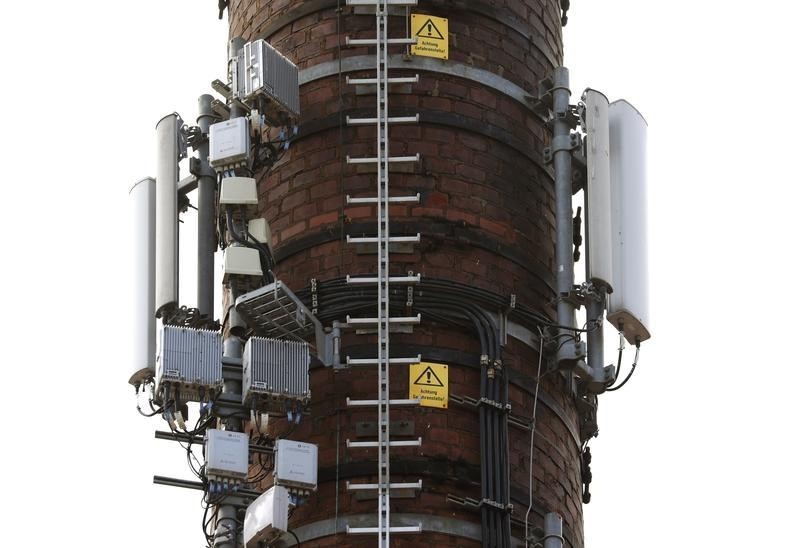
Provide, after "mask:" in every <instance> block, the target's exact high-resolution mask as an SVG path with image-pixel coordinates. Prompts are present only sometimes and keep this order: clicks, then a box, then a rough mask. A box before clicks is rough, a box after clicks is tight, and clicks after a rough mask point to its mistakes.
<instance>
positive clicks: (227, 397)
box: [214, 38, 246, 548]
mask: <svg viewBox="0 0 800 548" xmlns="http://www.w3.org/2000/svg"><path fill="white" fill-rule="evenodd" d="M243 46H244V40H243V39H242V38H233V39H232V40H231V41H230V43H229V44H228V48H229V50H228V53H229V58H235V57H236V54H237V52H238V51H239V50H240V49H242V47H243ZM245 114H246V113H245V112H242V109H241V108H239V107H237V106H236V105H235V103H232V104H231V114H230V117H231V118H237V117H239V116H244V115H245ZM238 296H239V292H238V291H237V288H236V284H235V283H233V282H232V283H231V287H230V291H228V303H227V304H228V306H229V307H230V310H228V311H227V316H228V328H227V330H225V326H223V336H224V340H223V343H222V344H223V346H222V356H223V357H224V358H234V359H241V357H242V347H243V345H242V340H241V339H240V338H239V337H238V336H237V333H239V332H240V331H241V330H242V328H243V327H244V325H245V323H244V321H243V320H242V318H241V316H240V315H239V313H238V312H236V308H235V307H234V304H235V303H236V298H237V297H238ZM241 393H242V382H241V380H233V379H229V378H225V379H223V385H222V395H221V397H220V400H221V402H220V405H219V407H218V409H220V408H222V409H224V405H225V402H226V401H234V402H239V401H241ZM226 414H227V415H228V416H227V417H226V418H225V419H224V420H223V424H224V426H225V430H229V431H231V432H241V431H242V419H241V417H237V416H235V415H233V414H232V413H231V409H227V410H226ZM236 512H237V507H236V506H235V505H233V504H220V505H219V506H218V510H217V522H216V529H215V531H214V548H222V547H226V548H239V547H240V546H242V529H241V527H239V526H238V521H239V520H237V519H236Z"/></svg>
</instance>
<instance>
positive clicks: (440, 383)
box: [408, 362, 448, 409]
mask: <svg viewBox="0 0 800 548" xmlns="http://www.w3.org/2000/svg"><path fill="white" fill-rule="evenodd" d="M408 397H409V398H411V399H413V398H419V404H420V405H422V406H424V407H441V408H442V409H447V398H448V394H447V366H446V365H444V364H441V363H427V362H422V363H415V364H413V365H411V366H409V368H408Z"/></svg>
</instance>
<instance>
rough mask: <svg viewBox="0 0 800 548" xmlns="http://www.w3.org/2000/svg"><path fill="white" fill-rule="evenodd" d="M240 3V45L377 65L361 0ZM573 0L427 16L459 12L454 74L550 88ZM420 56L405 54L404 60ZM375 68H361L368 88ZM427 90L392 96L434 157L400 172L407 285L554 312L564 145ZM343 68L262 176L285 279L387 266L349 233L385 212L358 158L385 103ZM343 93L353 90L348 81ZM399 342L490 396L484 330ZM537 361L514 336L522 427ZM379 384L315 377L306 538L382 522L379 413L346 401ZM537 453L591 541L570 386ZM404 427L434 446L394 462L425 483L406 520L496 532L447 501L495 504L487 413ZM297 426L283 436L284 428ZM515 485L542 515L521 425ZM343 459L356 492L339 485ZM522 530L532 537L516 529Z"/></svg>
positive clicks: (396, 147)
mask: <svg viewBox="0 0 800 548" xmlns="http://www.w3.org/2000/svg"><path fill="white" fill-rule="evenodd" d="M340 4H341V6H342V13H341V17H337V13H336V7H337V2H336V1H335V0H334V1H327V2H326V1H324V0H306V1H298V0H232V2H231V5H230V32H231V36H241V37H243V38H245V39H253V38H264V39H266V40H268V41H269V42H270V43H271V44H272V45H274V46H275V47H276V48H278V49H279V50H280V51H282V52H283V53H284V54H285V55H287V56H288V57H289V58H290V59H292V61H294V62H295V63H297V64H298V66H299V67H300V69H301V70H303V69H307V68H309V67H312V66H316V65H319V64H322V63H334V64H336V63H338V60H339V59H340V58H341V59H346V58H350V57H357V56H364V55H369V54H370V53H371V50H370V49H369V48H366V47H348V46H346V45H345V37H346V36H351V37H361V38H367V37H373V36H374V24H375V19H374V16H368V15H354V14H353V8H350V7H347V6H346V5H345V4H346V2H345V1H344V0H341V2H340ZM558 4H559V2H558V1H557V0H494V1H483V0H474V1H473V0H470V1H460V2H459V1H445V0H430V1H425V0H420V6H419V8H418V9H417V10H415V11H417V12H420V13H430V14H434V15H438V16H443V17H448V18H449V26H450V61H449V62H450V63H454V64H455V63H460V64H464V65H468V66H470V67H474V68H477V69H482V70H485V71H489V72H491V73H493V74H496V75H498V76H500V77H502V78H504V79H506V80H508V81H510V82H512V83H513V84H515V85H516V86H519V87H520V88H522V89H523V90H525V91H526V92H528V93H530V94H534V90H535V89H536V85H537V82H538V81H539V80H541V79H542V78H544V77H545V76H547V75H548V74H549V73H550V72H551V71H552V68H553V67H554V66H555V65H556V64H558V63H559V62H560V60H561V58H562V47H561V27H560V10H559V6H558ZM404 25H405V20H404V18H403V17H392V18H391V21H390V31H391V32H392V33H393V34H394V35H395V36H400V35H402V34H403V28H404ZM401 51H402V50H398V53H399V52H401ZM366 68H367V70H365V71H364V72H360V73H359V72H356V73H348V74H350V75H362V76H367V75H369V73H370V70H369V66H367V67H366ZM417 73H418V74H419V75H420V81H419V83H418V84H415V85H413V86H395V87H393V88H392V89H391V90H390V91H391V93H390V97H389V105H390V112H392V114H398V115H401V114H406V113H408V114H412V113H415V112H419V113H420V115H421V123H420V124H419V125H409V126H396V127H393V128H392V130H391V135H390V137H391V139H390V142H391V145H390V151H391V153H392V154H393V155H406V154H416V153H419V154H420V155H421V162H420V163H419V164H418V165H416V166H413V167H412V168H405V167H404V168H395V167H394V166H392V171H391V187H392V189H393V191H392V193H393V194H396V195H403V194H408V193H412V194H413V193H417V192H418V193H420V195H421V201H420V203H419V204H415V205H397V206H392V207H391V209H390V218H391V225H392V232H393V233H400V234H416V233H417V232H420V233H422V243H421V244H420V245H417V246H415V247H414V249H413V252H412V253H409V254H395V255H393V256H392V267H391V269H392V273H393V274H401V273H406V272H407V271H413V272H415V273H416V272H419V273H421V274H422V275H423V276H424V277H430V278H440V279H450V280H454V281H457V282H460V283H464V284H469V285H471V286H475V287H479V288H482V289H486V290H489V291H492V292H494V293H497V294H501V295H506V296H510V295H511V294H514V295H516V298H517V302H520V303H524V304H525V305H526V306H529V307H531V308H534V309H537V310H539V311H541V312H543V313H545V314H548V315H551V316H552V314H553V309H552V305H553V299H554V293H553V289H552V287H553V283H554V276H553V274H552V272H553V270H554V265H553V244H554V237H555V236H554V232H555V229H554V227H555V218H554V199H553V188H552V175H551V171H550V168H549V167H548V166H546V165H545V164H544V163H543V160H542V150H543V148H544V147H545V146H546V145H547V144H548V139H549V136H548V131H547V128H546V126H545V125H544V123H543V121H542V120H541V119H540V118H539V117H538V116H537V115H535V114H534V113H533V111H532V110H531V109H530V108H529V107H528V106H526V105H523V104H522V103H520V102H519V101H518V100H516V99H514V98H511V97H509V96H507V95H505V94H502V93H499V92H497V91H495V90H494V89H492V88H491V87H489V86H486V85H485V84H484V83H482V82H477V81H472V80H469V79H465V78H459V77H455V76H449V75H445V74H441V73H427V72H425V71H418V70H413V71H396V75H413V74H417ZM344 77H345V74H342V75H341V76H340V75H339V74H336V73H334V74H332V75H330V76H326V77H323V78H319V79H316V80H313V81H310V82H308V83H306V84H304V85H303V86H302V87H301V111H302V124H301V131H300V135H299V136H298V138H297V139H296V140H295V141H294V142H293V143H292V146H291V148H290V149H289V151H287V153H286V154H285V156H284V158H283V159H282V160H281V161H280V162H279V163H278V164H276V165H275V167H274V168H273V169H272V170H271V171H270V172H269V173H268V174H263V175H262V176H261V178H260V181H259V193H260V200H261V208H262V214H263V215H264V217H265V218H266V219H267V220H268V221H269V223H270V226H271V229H272V234H273V245H274V247H275V250H276V253H277V255H278V256H279V258H280V262H279V264H278V266H277V268H276V274H277V276H278V277H279V278H280V279H282V280H284V281H285V282H287V283H288V284H289V286H290V287H292V288H294V289H298V290H299V289H301V288H304V287H307V286H308V285H309V280H310V279H311V278H316V279H318V280H329V279H333V278H339V277H343V276H345V275H347V274H351V275H356V274H371V273H373V272H374V270H375V255H374V254H368V253H366V254H365V253H359V252H358V250H356V249H354V246H348V245H347V244H344V243H343V240H344V235H346V234H350V235H362V234H363V235H371V234H374V228H373V227H374V224H375V209H374V208H373V207H370V206H364V205H353V206H348V205H346V204H345V200H344V196H345V195H347V194H349V195H351V196H370V195H374V192H375V190H374V189H375V175H374V173H370V171H369V169H365V168H364V167H363V166H348V165H346V163H345V161H344V158H345V156H347V155H349V156H352V157H359V156H370V155H374V150H375V135H374V128H371V127H348V126H347V125H346V124H342V123H341V121H343V120H344V117H345V115H347V114H349V115H351V116H364V115H369V113H374V108H375V105H374V101H375V98H374V92H370V90H369V89H359V88H356V86H348V85H347V84H345V83H344ZM340 84H341V86H340ZM370 342H371V339H370V338H369V337H364V336H354V335H348V336H346V337H344V339H343V342H342V344H343V348H344V349H345V350H346V349H347V348H349V347H355V346H359V345H361V346H363V345H367V344H369V343H370ZM392 344H393V346H396V345H416V346H422V347H430V348H436V349H444V350H452V351H457V352H460V353H461V354H460V355H462V356H464V359H463V360H461V362H460V363H450V367H449V372H450V375H449V376H450V392H451V394H454V395H458V396H467V397H470V398H477V397H478V393H479V372H480V369H479V367H478V359H479V355H480V348H479V346H478V342H477V340H476V337H475V335H474V333H470V332H466V331H461V330H458V329H455V328H451V327H446V326H442V325H438V324H436V323H435V322H433V321H430V320H429V321H423V325H422V326H421V327H419V328H416V329H415V331H414V333H413V334H410V335H396V336H395V335H393V337H392ZM537 360H538V356H537V352H536V350H535V349H533V348H531V347H530V346H528V345H525V344H522V343H520V342H518V341H516V340H514V339H511V338H509V340H508V344H507V346H506V347H505V349H504V353H503V362H504V366H505V367H507V368H509V369H510V370H513V371H514V373H515V377H514V378H515V379H516V380H515V381H514V382H511V384H510V386H509V402H510V404H511V406H512V411H511V412H512V413H513V414H514V415H515V416H518V417H522V418H523V419H528V418H529V417H530V416H531V414H532V403H533V390H534V387H535V383H534V382H533V381H532V380H531V379H532V378H534V377H535V373H536V365H537ZM407 375H408V373H407V369H406V368H405V367H398V368H395V369H393V370H392V383H391V385H392V391H393V395H394V396H395V397H407V394H408V392H407V391H408V378H407ZM376 378H377V377H376V374H375V372H374V371H373V370H371V368H363V369H352V370H346V371H341V372H338V373H334V372H333V371H332V370H330V369H325V368H316V369H314V370H313V372H312V380H311V382H312V394H313V401H312V410H311V414H310V416H309V417H306V419H305V420H304V421H303V422H302V423H301V424H300V425H299V426H298V427H297V428H296V429H295V430H294V431H293V433H292V437H294V438H296V439H303V440H307V441H311V442H314V443H317V444H318V445H319V457H320V461H319V463H320V487H319V491H318V492H317V493H316V494H315V495H314V496H313V497H311V498H310V499H309V501H308V503H307V504H305V505H303V506H301V507H299V508H298V509H297V510H296V511H295V514H294V516H293V518H292V524H293V526H295V527H299V526H302V525H303V524H305V523H311V522H316V521H319V520H323V519H331V518H335V517H336V515H335V509H336V508H337V505H338V517H339V519H340V520H341V519H344V517H345V516H347V515H353V514H372V513H374V512H375V509H376V501H375V499H374V498H373V499H367V500H362V499H360V498H359V497H357V496H356V495H355V494H353V493H352V492H349V491H347V490H346V488H345V484H346V482H347V481H348V480H350V481H354V482H367V481H371V480H374V479H375V477H374V473H375V466H374V463H375V454H374V450H372V449H363V450H351V449H347V447H346V440H347V439H351V440H355V439H357V438H356V435H357V433H356V425H357V424H358V423H359V422H374V421H375V416H374V415H375V413H374V410H372V409H368V410H358V411H356V410H352V409H349V408H347V407H346V405H345V398H346V397H348V396H349V397H351V398H374V397H375V394H376V391H377V380H376ZM541 382H542V386H541V393H542V394H543V395H544V397H546V399H547V400H548V402H549V403H548V405H544V404H542V403H541V402H540V404H539V409H538V411H537V413H538V414H537V436H536V441H535V450H534V464H533V466H534V478H535V479H534V498H535V499H536V501H537V502H538V503H539V504H541V505H542V506H544V507H545V508H546V509H547V510H552V511H557V512H559V513H561V514H562V515H563V516H564V523H565V527H566V528H567V529H568V530H569V532H570V539H569V540H570V541H571V542H570V543H568V545H571V546H575V547H582V546H583V529H582V509H581V502H580V500H581V496H580V493H581V482H580V464H579V450H578V447H577V445H576V443H575V441H574V438H573V435H572V434H571V432H576V431H577V429H578V425H577V422H578V421H577V415H576V410H575V405H574V402H573V400H572V399H571V397H570V396H569V391H568V390H567V388H566V387H565V386H564V381H563V379H562V378H561V377H560V376H559V375H557V374H553V375H550V376H547V377H545V378H544V379H542V381H541ZM392 420H393V421H401V420H405V421H410V422H413V423H414V435H415V436H420V437H422V442H423V443H422V447H421V448H408V449H404V448H398V449H393V450H392V473H393V480H394V481H414V480H416V479H418V478H422V480H423V485H424V489H423V492H422V493H421V494H419V495H418V496H417V497H416V498H409V499H404V498H394V497H393V498H392V510H393V512H400V513H422V514H433V515H440V516H447V517H450V518H453V519H460V520H464V521H468V522H473V523H479V522H480V515H479V513H478V512H476V511H475V510H471V509H468V508H465V507H462V506H458V505H455V504H453V503H449V502H447V496H448V495H455V496H457V497H468V498H472V499H479V498H480V432H479V428H478V412H477V410H476V409H475V408H474V407H469V406H461V405H456V404H451V405H450V407H449V409H447V410H440V409H429V408H419V409H393V411H392ZM283 422H284V421H277V424H276V425H274V427H275V428H276V430H277V431H279V432H280V431H284V430H285V429H286V425H285V424H283ZM509 447H510V448H509V454H510V459H509V460H510V476H511V486H512V491H511V495H512V503H513V504H514V508H515V511H514V514H513V516H514V517H515V518H519V519H524V515H525V510H526V508H527V496H528V483H529V482H528V474H529V469H528V456H529V431H528V430H525V429H522V428H518V427H513V426H512V427H510V428H509ZM337 462H338V463H339V467H338V481H337V466H336V464H337ZM513 533H514V536H517V537H521V536H522V533H521V531H520V530H519V529H517V528H516V527H515V528H514V531H513ZM425 541H426V543H428V544H430V545H432V546H464V547H471V546H479V545H480V543H479V542H475V541H471V540H468V539H464V538H460V537H456V536H449V535H439V534H426V537H425ZM374 543H375V539H374V537H367V538H357V537H346V536H344V535H338V536H333V535H332V536H329V537H326V538H323V539H319V540H315V541H313V542H312V543H309V545H312V546H345V545H346V546H362V545H363V546H374ZM412 544H414V545H418V544H419V539H418V538H416V537H415V536H413V535H412V536H407V537H403V536H400V535H398V536H395V537H393V545H396V546H406V545H408V546H411V545H412Z"/></svg>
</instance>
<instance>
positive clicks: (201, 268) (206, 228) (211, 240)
mask: <svg viewBox="0 0 800 548" xmlns="http://www.w3.org/2000/svg"><path fill="white" fill-rule="evenodd" d="M213 100H214V98H213V97H212V96H211V95H201V96H200V97H199V98H198V100H197V104H198V109H197V112H198V116H197V125H198V126H200V130H201V131H202V132H203V135H206V136H208V128H209V126H210V125H211V124H212V123H214V120H216V116H215V115H214V111H213V109H212V108H211V101H213ZM198 154H199V156H200V164H199V165H200V171H199V174H200V175H199V176H198V178H197V308H199V309H200V313H201V314H208V317H209V318H214V251H215V248H216V246H215V245H214V244H215V243H216V242H215V236H214V209H215V207H214V205H215V204H214V196H215V191H216V174H215V173H214V171H213V170H212V169H211V167H210V166H209V165H208V139H205V140H203V141H202V143H201V144H200V146H199V148H198Z"/></svg>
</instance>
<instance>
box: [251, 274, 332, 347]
mask: <svg viewBox="0 0 800 548" xmlns="http://www.w3.org/2000/svg"><path fill="white" fill-rule="evenodd" d="M236 311H237V312H239V314H241V315H242V317H243V318H244V320H245V322H247V325H248V327H250V328H251V329H253V330H254V331H255V332H256V333H257V334H258V335H260V336H263V337H271V338H280V339H295V340H302V339H304V338H305V337H307V336H309V335H311V334H312V333H314V332H315V330H316V328H317V327H318V324H319V321H318V320H317V319H316V317H315V316H314V315H313V314H312V313H311V311H310V310H309V309H308V308H306V306H305V305H304V304H303V301H301V300H300V299H299V298H298V297H297V296H296V295H295V294H294V293H292V292H291V290H290V289H289V288H288V287H286V285H285V284H284V283H283V282H281V281H280V280H276V281H275V282H273V283H271V284H269V285H265V286H264V287H262V288H260V289H256V290H255V291H251V292H249V293H245V294H244V295H242V296H241V297H239V298H238V299H236Z"/></svg>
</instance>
